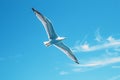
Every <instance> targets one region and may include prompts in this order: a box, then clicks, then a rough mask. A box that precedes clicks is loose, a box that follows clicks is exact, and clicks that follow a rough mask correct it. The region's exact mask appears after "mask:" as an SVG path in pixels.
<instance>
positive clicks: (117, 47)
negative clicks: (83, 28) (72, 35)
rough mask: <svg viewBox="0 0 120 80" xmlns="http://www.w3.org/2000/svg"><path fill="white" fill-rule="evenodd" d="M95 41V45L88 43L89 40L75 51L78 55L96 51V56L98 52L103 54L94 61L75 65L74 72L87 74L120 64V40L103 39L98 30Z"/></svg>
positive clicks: (90, 60) (110, 37) (76, 47)
mask: <svg viewBox="0 0 120 80" xmlns="http://www.w3.org/2000/svg"><path fill="white" fill-rule="evenodd" d="M93 40H95V41H96V42H95V41H94V44H93V43H88V42H87V40H85V41H83V42H84V43H83V44H77V45H75V46H74V47H73V51H74V52H76V53H78V52H82V53H83V54H84V52H87V53H89V52H94V51H96V54H97V52H98V53H99V51H103V52H102V53H101V54H99V56H97V57H93V58H92V59H87V60H82V61H83V62H82V63H81V64H80V65H76V64H74V65H73V66H74V68H73V69H72V71H73V72H85V71H90V70H93V69H96V68H101V67H104V66H108V65H111V64H114V63H120V54H119V52H120V39H116V38H114V37H113V36H108V37H107V38H103V37H102V36H101V35H100V32H99V30H97V31H96V37H95V39H93ZM95 43H96V44H95ZM112 68H113V67H112ZM114 68H115V66H114Z"/></svg>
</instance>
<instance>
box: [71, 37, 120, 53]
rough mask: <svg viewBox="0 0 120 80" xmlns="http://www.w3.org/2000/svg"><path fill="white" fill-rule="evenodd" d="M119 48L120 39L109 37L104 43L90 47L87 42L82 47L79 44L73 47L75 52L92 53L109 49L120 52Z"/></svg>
mask: <svg viewBox="0 0 120 80" xmlns="http://www.w3.org/2000/svg"><path fill="white" fill-rule="evenodd" d="M118 47H120V39H115V38H113V37H112V36H109V37H108V38H107V39H106V40H105V41H104V42H102V43H100V44H96V45H90V44H89V43H87V42H85V43H84V44H80V45H79V44H78V45H76V46H74V47H73V51H74V52H90V51H97V50H103V49H108V48H114V49H116V50H117V51H120V49H119V48H118Z"/></svg>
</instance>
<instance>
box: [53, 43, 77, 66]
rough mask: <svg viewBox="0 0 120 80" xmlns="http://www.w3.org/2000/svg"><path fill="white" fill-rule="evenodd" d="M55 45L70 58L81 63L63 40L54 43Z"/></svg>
mask: <svg viewBox="0 0 120 80" xmlns="http://www.w3.org/2000/svg"><path fill="white" fill-rule="evenodd" d="M54 46H55V47H57V48H58V49H60V50H61V51H63V52H64V53H65V54H66V55H67V56H68V57H69V58H71V59H72V60H73V61H75V62H76V63H78V64H79V62H78V60H77V58H76V57H75V56H74V55H73V53H72V51H71V50H70V49H69V48H68V47H67V46H66V45H64V44H63V43H62V42H58V43H56V44H54Z"/></svg>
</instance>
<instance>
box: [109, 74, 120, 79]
mask: <svg viewBox="0 0 120 80" xmlns="http://www.w3.org/2000/svg"><path fill="white" fill-rule="evenodd" d="M108 80H120V75H117V76H114V77H112V78H110V79H108Z"/></svg>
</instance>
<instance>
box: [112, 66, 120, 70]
mask: <svg viewBox="0 0 120 80" xmlns="http://www.w3.org/2000/svg"><path fill="white" fill-rule="evenodd" d="M112 68H114V69H120V66H112Z"/></svg>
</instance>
